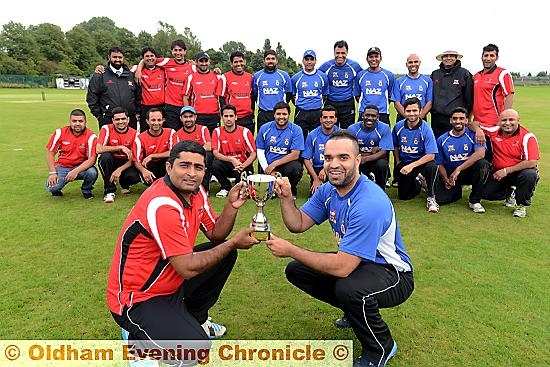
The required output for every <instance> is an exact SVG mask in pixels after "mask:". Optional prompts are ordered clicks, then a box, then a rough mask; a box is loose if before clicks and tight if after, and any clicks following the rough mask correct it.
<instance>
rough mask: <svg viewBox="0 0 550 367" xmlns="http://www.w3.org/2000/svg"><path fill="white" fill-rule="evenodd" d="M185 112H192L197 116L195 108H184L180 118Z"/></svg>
mask: <svg viewBox="0 0 550 367" xmlns="http://www.w3.org/2000/svg"><path fill="white" fill-rule="evenodd" d="M185 112H191V113H192V114H193V115H196V114H197V112H196V111H195V109H194V108H193V106H183V107H182V108H181V111H180V116H181V115H183V114H184V113H185Z"/></svg>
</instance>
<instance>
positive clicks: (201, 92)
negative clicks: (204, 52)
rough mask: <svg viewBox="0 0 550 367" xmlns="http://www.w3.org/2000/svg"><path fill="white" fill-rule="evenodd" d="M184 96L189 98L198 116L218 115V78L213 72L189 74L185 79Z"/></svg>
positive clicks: (219, 84)
mask: <svg viewBox="0 0 550 367" xmlns="http://www.w3.org/2000/svg"><path fill="white" fill-rule="evenodd" d="M184 93H185V95H186V96H190V97H191V105H192V106H193V107H195V111H197V113H200V114H210V115H212V114H219V113H220V102H219V101H218V97H219V96H221V95H222V90H221V83H219V77H218V76H217V75H216V73H214V72H213V71H209V72H208V73H206V74H201V73H199V72H196V73H193V74H190V75H189V77H188V78H187V84H186V87H185V92H184Z"/></svg>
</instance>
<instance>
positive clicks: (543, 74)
mask: <svg viewBox="0 0 550 367" xmlns="http://www.w3.org/2000/svg"><path fill="white" fill-rule="evenodd" d="M537 76H538V77H539V78H541V77H547V76H548V72H547V71H539V73H538V74H537Z"/></svg>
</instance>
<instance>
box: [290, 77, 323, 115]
mask: <svg viewBox="0 0 550 367" xmlns="http://www.w3.org/2000/svg"><path fill="white" fill-rule="evenodd" d="M291 81H292V94H293V95H295V96H296V100H295V102H294V105H295V106H296V107H298V108H301V109H302V110H317V109H320V108H321V107H322V106H323V95H325V96H326V95H328V78H327V75H326V74H325V73H323V72H321V71H319V70H315V71H314V72H313V73H311V74H308V73H306V72H305V71H304V70H302V71H300V72H299V73H296V74H295V75H294V76H293V77H292V79H291Z"/></svg>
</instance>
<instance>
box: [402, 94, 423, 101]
mask: <svg viewBox="0 0 550 367" xmlns="http://www.w3.org/2000/svg"><path fill="white" fill-rule="evenodd" d="M413 97H416V98H418V99H419V100H421V101H422V94H420V93H405V99H408V98H413Z"/></svg>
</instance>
